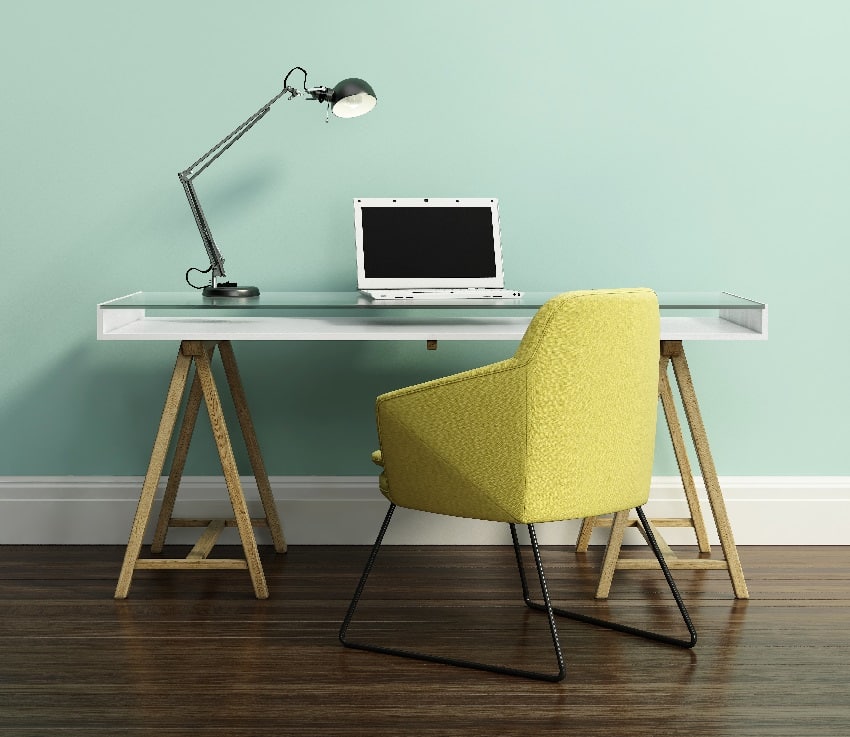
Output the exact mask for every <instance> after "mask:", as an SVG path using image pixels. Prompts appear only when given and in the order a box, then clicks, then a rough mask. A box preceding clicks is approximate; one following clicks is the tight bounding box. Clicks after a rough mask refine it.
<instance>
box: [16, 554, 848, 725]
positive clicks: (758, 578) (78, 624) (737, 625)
mask: <svg viewBox="0 0 850 737" xmlns="http://www.w3.org/2000/svg"><path fill="white" fill-rule="evenodd" d="M178 552H179V551H178ZM232 552H233V551H227V550H226V549H222V554H223V555H227V554H232ZM367 552H368V551H367V549H366V548H362V547H319V546H309V547H307V546H305V547H294V548H291V549H290V552H289V553H288V554H287V555H276V554H275V553H274V552H273V551H271V550H270V549H267V550H263V553H262V555H263V562H264V566H265V568H266V573H267V576H268V579H269V588H270V590H271V597H270V598H269V599H268V600H266V601H257V600H256V599H254V598H253V595H252V591H251V587H250V584H249V581H248V578H247V574H246V573H244V572H241V571H219V572H215V571H210V572H197V573H193V572H189V573H187V572H183V571H143V572H140V573H137V574H136V577H135V580H134V583H133V587H132V589H131V591H130V598H129V599H127V600H126V601H115V600H113V598H112V593H113V589H114V586H115V582H116V578H117V575H118V569H119V565H120V561H121V556H122V553H123V550H122V548H119V547H102V546H84V547H49V546H48V547H40V546H4V547H0V735H2V737H35V736H36V735H38V736H39V737H41V736H42V735H53V734H57V735H88V736H96V735H116V736H117V735H133V736H135V735H157V736H158V737H169V736H173V737H178V736H183V735H193V736H196V735H215V736H218V735H222V736H223V735H227V736H229V737H242V736H245V737H248V736H249V735H250V737H261V736H264V735H275V736H276V737H279V736H282V735H303V736H309V735H322V736H328V737H332V736H334V735H370V736H377V735H393V736H399V735H486V736H487V737H495V736H497V735H556V734H557V735H584V736H590V737H592V736H593V735H606V737H611V736H616V735H624V736H627V737H639V736H640V735H683V736H685V735H687V736H688V737H701V736H705V737H708V736H709V735H710V736H711V737H720V736H726V735H729V736H730V737H731V736H735V737H745V736H749V735H752V736H754V737H755V736H757V737H773V736H780V735H781V736H783V737H785V736H787V737H807V736H809V735H811V736H813V737H814V736H817V737H824V736H829V735H836V736H839V735H840V736H841V737H846V736H847V735H850V686H849V685H848V682H849V681H850V567H848V563H850V547H742V548H741V549H740V552H741V558H742V561H743V565H744V571H745V574H746V576H747V582H748V584H749V588H750V593H751V595H752V598H751V599H750V600H749V601H735V600H734V599H733V598H732V595H731V588H730V586H729V582H728V578H727V577H726V576H725V575H724V574H722V573H718V572H714V571H701V572H695V571H677V572H675V575H676V579H677V581H678V583H679V585H680V588H681V590H682V592H683V595H684V597H685V600H686V602H687V603H688V605H689V607H690V610H691V614H692V616H693V619H694V622H695V624H696V626H697V628H698V631H699V637H700V640H699V643H698V644H697V646H696V648H695V649H694V650H693V651H686V650H679V649H676V648H671V647H668V646H664V645H658V644H655V643H651V642H645V641H641V640H636V639H634V638H630V637H628V636H626V635H622V634H618V633H613V632H608V631H604V630H599V629H597V628H594V627H591V626H588V625H583V624H579V623H576V622H571V621H567V620H564V621H562V622H561V623H560V631H561V639H562V645H563V648H564V652H565V656H566V659H567V668H568V673H567V679H566V680H565V681H563V682H561V683H558V684H548V683H540V682H534V681H528V680H523V679H517V678H511V677H507V676H498V675H493V674H487V673H479V672H474V671H467V670H463V669H458V668H451V667H447V666H441V665H435V664H427V663H420V662H415V661H408V660H404V659H400V658H393V657H388V656H381V655H374V654H371V653H364V652H359V651H355V650H347V649H344V648H343V647H341V646H340V644H339V642H338V640H337V629H338V626H339V623H340V620H341V619H342V617H343V615H344V612H345V608H346V606H347V603H348V599H349V597H350V595H351V593H352V591H353V588H354V586H355V584H356V581H357V578H358V576H359V573H360V569H361V567H362V565H363V562H364V561H365V558H366V555H367ZM599 555H600V551H598V550H594V551H592V552H591V553H589V554H587V555H578V556H577V555H576V554H575V553H574V552H572V550H571V549H570V548H562V549H556V548H546V549H545V550H544V562H545V563H546V564H547V566H548V569H549V570H548V573H549V578H550V587H551V590H552V593H553V596H554V598H555V599H557V600H558V602H559V603H560V604H561V605H562V606H565V607H568V608H569V607H573V608H580V609H582V610H585V611H588V612H597V613H599V614H600V615H601V616H614V617H619V618H620V619H622V620H628V621H631V622H634V623H638V624H650V623H651V622H652V621H653V619H654V620H655V622H656V623H657V622H660V623H661V624H662V626H663V625H665V624H666V625H669V627H670V628H671V629H672V631H675V632H681V631H682V625H681V622H676V620H675V617H674V616H673V614H674V612H671V611H670V608H669V607H668V606H666V604H661V603H660V602H661V601H662V598H661V597H660V595H661V593H662V590H663V580H662V579H661V578H660V574H656V572H647V571H634V572H620V573H618V574H617V575H616V576H615V579H614V587H613V590H612V596H611V599H610V600H609V602H608V603H596V602H594V601H593V596H592V594H593V590H594V587H595V579H596V573H597V570H598V568H597V567H598V563H599ZM379 562H380V567H379V569H377V570H376V574H375V575H376V578H375V579H374V581H373V585H372V586H371V589H367V594H366V596H365V597H364V603H363V609H362V615H363V616H362V625H361V626H359V627H358V629H357V632H356V633H355V632H354V631H353V630H352V634H357V636H358V637H373V638H375V639H379V638H383V639H384V641H385V642H389V640H390V639H393V638H395V639H396V640H398V641H404V642H407V643H411V644H414V645H419V646H422V647H430V648H431V649H432V650H434V651H439V652H451V653H454V654H460V655H463V656H466V657H471V658H479V657H480V658H488V657H489V658H493V659H501V660H504V661H507V662H509V663H511V664H520V665H526V666H531V667H534V666H535V665H538V666H540V667H541V668H550V667H551V666H552V660H551V654H550V653H549V652H548V650H547V645H548V642H547V638H548V633H547V631H546V629H545V620H544V619H542V615H540V614H538V613H535V612H531V611H529V610H527V609H526V608H525V607H524V606H523V605H522V600H521V598H519V589H518V581H517V576H516V569H515V567H513V566H514V564H513V560H512V553H511V551H510V549H509V548H500V547H496V548H493V547H486V548H483V547H470V548H443V547H428V548H413V547H404V548H386V549H385V550H384V551H383V552H382V554H381V558H380V559H379ZM414 592H416V593H419V594H422V595H424V596H425V597H426V601H424V602H421V601H419V600H417V599H416V597H415V593H414ZM437 595H440V596H442V597H443V599H442V601H437V600H436V599H435V598H434V597H436V596H437ZM484 606H486V607H487V609H486V610H485V609H482V608H481V607H484ZM394 632H395V633H396V634H394Z"/></svg>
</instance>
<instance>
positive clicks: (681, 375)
mask: <svg viewBox="0 0 850 737" xmlns="http://www.w3.org/2000/svg"><path fill="white" fill-rule="evenodd" d="M670 363H672V364H673V373H674V375H675V377H676V384H677V386H678V388H679V395H680V397H681V399H682V406H683V408H684V410H685V417H686V419H687V422H688V427H689V429H690V432H691V438H692V439H693V443H694V450H695V451H696V456H697V460H698V462H699V467H700V472H701V473H702V478H703V482H704V483H705V488H706V492H707V493H708V501H709V504H710V505H711V512H712V515H713V517H714V523H715V526H716V528H717V534H718V537H719V538H720V547H721V549H722V551H723V559H722V560H720V559H711V558H696V559H683V558H679V557H677V556H676V554H675V553H674V552H673V551H672V550H671V549H670V547H669V545H667V544H666V542H664V540H663V538H662V537H661V535H660V534H659V532H658V528H659V527H692V528H694V533H695V535H696V539H697V545H698V547H699V551H700V553H709V552H711V548H710V546H709V543H708V536H707V534H706V530H705V523H704V521H703V517H702V512H701V510H700V505H699V500H698V499H697V493H696V488H695V486H694V477H693V473H692V472H691V466H690V462H689V461H688V455H687V452H686V449H685V441H684V438H683V437H682V427H681V424H680V422H679V418H678V414H677V412H676V407H675V405H674V403H673V393H672V391H671V388H670V382H669V380H668V376H667V374H668V366H669V364H670ZM658 374H659V376H658V379H659V380H658V391H659V396H660V397H661V404H662V406H663V408H664V416H665V419H666V420H667V427H668V429H669V431H670V439H671V440H672V442H673V450H674V453H675V455H676V462H677V464H678V466H679V473H680V475H681V477H682V484H683V486H684V490H685V498H686V499H687V502H688V510H689V512H690V517H686V518H679V519H651V520H649V524H650V526H651V527H652V531H653V534H654V535H655V537H656V539H657V540H658V543H659V545H660V546H661V547H662V551H663V552H664V557H665V559H666V561H667V564H668V566H669V567H670V568H671V569H677V568H678V569H715V570H716V569H722V570H726V571H728V573H729V578H730V580H731V582H732V589H733V591H734V593H735V597H736V598H738V599H748V598H749V592H748V591H747V584H746V581H745V580H744V572H743V570H742V568H741V561H740V558H739V557H738V550H737V548H736V547H735V540H734V538H733V536H732V526H731V525H730V523H729V516H728V515H727V513H726V504H725V502H724V501H723V492H722V491H721V489H720V483H719V481H718V479H717V471H716V469H715V467H714V460H713V458H712V457H711V450H710V448H709V446H708V436H707V435H706V432H705V426H704V425H703V422H702V415H701V414H700V410H699V404H698V403H697V397H696V393H695V391H694V385H693V380H692V378H691V372H690V369H689V368H688V362H687V359H686V358H685V350H684V348H683V346H682V341H680V340H662V341H661V359H660V361H659V371H658ZM595 527H610V528H611V534H610V537H609V539H608V545H607V547H606V549H605V557H604V559H603V561H602V571H601V573H600V576H599V585H598V587H597V590H596V598H597V599H606V598H607V597H608V594H609V592H610V590H611V582H612V579H613V576H614V571H615V570H624V569H632V570H634V569H642V570H645V569H650V568H657V567H658V562H657V561H656V560H655V558H652V559H650V558H642V559H629V560H620V559H619V556H620V548H621V547H622V544H623V535H624V533H625V530H626V527H637V529H638V530H639V531H640V532H641V534H643V535H644V537H646V532H645V531H644V530H643V529H642V527H641V525H640V523H639V521H638V520H636V519H629V514H628V512H618V513H617V514H615V515H614V517H613V519H610V518H601V517H588V518H587V519H585V520H584V521H583V522H582V525H581V529H580V530H579V534H578V539H577V541H576V552H586V551H587V547H588V544H589V543H590V535H591V533H592V532H593V529H594V528H595Z"/></svg>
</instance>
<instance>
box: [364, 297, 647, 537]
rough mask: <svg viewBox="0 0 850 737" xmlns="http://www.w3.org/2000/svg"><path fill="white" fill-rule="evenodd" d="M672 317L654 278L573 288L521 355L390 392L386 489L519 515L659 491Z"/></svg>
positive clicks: (399, 499) (403, 498)
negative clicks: (626, 285) (661, 379)
mask: <svg viewBox="0 0 850 737" xmlns="http://www.w3.org/2000/svg"><path fill="white" fill-rule="evenodd" d="M659 330H660V318H659V310H658V300H657V298H656V295H655V293H654V292H653V291H652V290H650V289H614V290H592V291H582V292H568V293H565V294H562V295H559V296H557V297H555V298H553V299H551V300H549V301H548V302H547V303H546V304H545V305H543V307H541V308H540V310H539V311H538V313H537V314H536V315H535V317H534V319H533V320H532V321H531V324H530V325H529V327H528V329H527V331H526V333H525V336H524V337H523V339H522V341H521V343H520V345H519V347H518V349H517V351H516V353H515V355H514V356H513V357H512V358H509V359H507V360H505V361H500V362H498V363H494V364H490V365H488V366H484V367H482V368H478V369H474V370H472V371H465V372H463V373H459V374H455V375H453V376H448V377H445V378H442V379H437V380H434V381H429V382H426V383H424V384H417V385H415V386H411V387H408V388H405V389H400V390H398V391H393V392H389V393H387V394H382V395H381V396H379V397H378V399H377V402H376V413H377V422H378V436H379V440H380V446H381V449H380V451H376V452H375V453H373V456H372V459H373V461H375V462H376V463H378V464H379V465H382V466H383V469H384V470H383V473H382V474H381V478H380V487H381V490H382V492H383V493H384V495H385V496H386V497H387V498H388V499H389V500H390V501H391V502H393V503H395V504H397V505H398V506H401V507H408V508H411V509H418V510H422V511H426V512H436V513H439V514H448V515H453V516H457V517H471V518H477V519H484V520H493V521H499V522H515V523H523V524H527V523H535V522H547V521H554V520H565V519H578V518H582V517H589V516H593V515H597V514H605V513H608V512H614V511H619V510H622V509H630V508H632V507H635V506H639V505H642V504H643V503H645V502H646V500H647V498H648V496H649V484H650V478H651V474H652V460H653V452H654V443H655V422H656V414H657V401H658V399H657V398H658V357H659V355H658V352H659Z"/></svg>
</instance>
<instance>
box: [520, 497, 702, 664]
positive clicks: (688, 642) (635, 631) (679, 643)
mask: <svg viewBox="0 0 850 737" xmlns="http://www.w3.org/2000/svg"><path fill="white" fill-rule="evenodd" d="M635 511H636V512H637V514H638V518H639V519H640V522H641V524H642V525H643V526H644V529H645V530H646V538H647V541H648V542H649V546H650V547H651V548H652V552H653V553H654V554H655V557H656V559H657V560H658V563H659V564H660V566H661V570H662V572H663V573H664V578H665V579H666V580H667V586H668V587H669V588H670V593H672V594H673V599H674V600H675V602H676V606H677V607H678V609H679V613H680V614H681V615H682V621H683V622H684V623H685V626H686V627H687V629H688V634H689V637H688V639H681V638H678V637H670V636H669V635H664V634H661V633H659V632H652V631H650V630H643V629H639V628H638V627H632V626H630V625H627V624H620V623H619V622H611V621H609V620H606V619H597V618H596V617H591V616H588V615H587V614H580V613H578V612H570V611H567V610H566V609H560V608H558V607H553V608H552V611H553V612H555V614H557V615H558V616H559V617H564V618H566V619H573V620H575V621H577V622H585V623H586V624H593V625H596V626H597V627H604V628H606V629H610V630H615V631H617V632H625V633H626V634H629V635H635V636H637V637H643V638H644V639H647V640H653V641H655V642H663V643H664V644H667V645H675V646H676V647H683V648H692V647H693V646H694V645H696V644H697V632H696V629H695V628H694V624H693V622H692V621H691V617H690V615H689V614H688V610H687V608H686V607H685V603H684V601H682V596H681V594H680V593H679V589H678V587H677V586H676V582H675V581H674V580H673V576H672V574H671V573H670V569H669V568H668V566H667V563H666V561H665V560H664V555H663V554H662V552H661V548H660V547H659V545H658V541H657V540H656V539H655V535H654V534H653V533H652V527H651V525H650V524H649V522H648V521H647V519H646V514H645V513H644V511H643V508H641V507H636V508H635ZM511 528H512V531H513V525H511ZM517 545H518V543H517V540H516V534H515V533H514V546H515V547H517ZM535 546H536V542H535V541H532V548H534V547H535ZM517 551H518V548H517ZM517 559H519V552H517ZM520 578H521V580H522V594H523V598H524V599H525V603H526V605H527V606H528V607H530V608H531V609H536V610H539V611H547V607H546V606H545V604H546V601H545V599H544V604H540V603H538V602H535V601H532V599H531V597H530V596H529V593H528V585H527V583H526V580H525V574H524V573H523V572H522V569H521V568H520Z"/></svg>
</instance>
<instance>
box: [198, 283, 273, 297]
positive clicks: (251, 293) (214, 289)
mask: <svg viewBox="0 0 850 737" xmlns="http://www.w3.org/2000/svg"><path fill="white" fill-rule="evenodd" d="M203 295H204V297H258V296H259V295H260V290H259V288H257V287H240V286H239V285H238V284H237V283H236V282H231V281H225V282H222V283H221V284H217V285H216V286H212V285H211V284H208V285H207V286H205V287H204V291H203Z"/></svg>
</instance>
